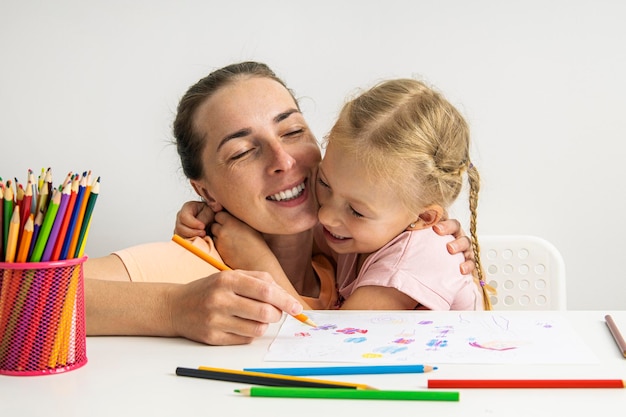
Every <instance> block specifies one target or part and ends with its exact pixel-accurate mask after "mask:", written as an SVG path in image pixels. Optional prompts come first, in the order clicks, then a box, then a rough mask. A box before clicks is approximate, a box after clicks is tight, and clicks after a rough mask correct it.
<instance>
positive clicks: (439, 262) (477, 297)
mask: <svg viewBox="0 0 626 417" xmlns="http://www.w3.org/2000/svg"><path fill="white" fill-rule="evenodd" d="M453 239H454V238H453V237H452V236H440V235H438V234H437V233H435V232H434V231H433V230H432V228H427V229H421V230H414V231H410V232H409V231H406V232H403V233H401V234H400V235H398V236H397V237H396V238H395V239H393V240H392V241H391V242H389V243H387V244H386V245H385V246H383V247H382V248H380V249H379V250H378V251H376V252H374V253H373V254H371V255H370V256H368V258H367V259H366V260H365V262H364V263H363V266H362V267H361V270H360V271H357V259H358V254H345V255H337V276H336V279H337V287H338V289H339V293H340V294H341V296H342V297H343V298H348V297H349V296H350V294H352V292H353V291H354V290H356V289H357V288H358V287H361V286H365V285H370V286H382V287H391V288H395V289H397V290H398V291H401V292H403V293H404V294H406V295H408V296H409V297H411V298H413V299H414V300H415V301H416V302H417V303H418V304H420V305H418V308H427V309H430V310H483V309H484V305H483V297H482V292H481V290H480V288H479V286H478V284H477V283H476V282H475V281H474V279H473V277H472V276H471V275H462V274H461V272H460V271H459V266H460V265H461V263H462V262H463V261H464V257H463V255H462V254H456V255H450V253H449V252H448V250H447V249H446V244H447V243H448V242H450V241H452V240H453Z"/></svg>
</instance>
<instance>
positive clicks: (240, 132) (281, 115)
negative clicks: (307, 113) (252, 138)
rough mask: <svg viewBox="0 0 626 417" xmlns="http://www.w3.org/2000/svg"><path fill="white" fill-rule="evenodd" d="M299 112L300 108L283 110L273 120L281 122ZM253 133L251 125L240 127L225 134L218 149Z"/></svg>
mask: <svg viewBox="0 0 626 417" xmlns="http://www.w3.org/2000/svg"><path fill="white" fill-rule="evenodd" d="M294 113H297V114H300V110H298V109H289V110H286V111H284V112H281V113H279V114H277V115H276V116H275V117H274V119H272V121H273V122H274V123H280V122H282V121H283V120H285V119H287V118H288V117H289V116H291V115H292V114H294ZM250 134H252V129H251V128H249V127H245V128H243V129H240V130H238V131H236V132H233V133H230V134H228V135H226V136H224V137H223V138H222V140H221V141H220V143H219V144H218V145H217V150H219V149H220V148H221V147H222V146H223V145H225V144H226V143H228V141H230V140H233V139H237V138H243V137H245V136H248V135H250Z"/></svg>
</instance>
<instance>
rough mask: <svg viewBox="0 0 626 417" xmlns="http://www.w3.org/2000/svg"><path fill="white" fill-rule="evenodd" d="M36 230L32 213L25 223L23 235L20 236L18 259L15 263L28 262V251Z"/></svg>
mask: <svg viewBox="0 0 626 417" xmlns="http://www.w3.org/2000/svg"><path fill="white" fill-rule="evenodd" d="M34 229H35V216H34V215H33V214H32V213H31V214H29V215H28V219H26V223H24V228H23V229H22V234H21V236H20V243H19V247H18V250H17V257H16V258H15V262H20V263H21V262H26V261H27V260H28V251H29V249H30V242H31V240H32V238H33V231H34Z"/></svg>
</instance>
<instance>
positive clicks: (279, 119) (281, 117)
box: [274, 109, 300, 123]
mask: <svg viewBox="0 0 626 417" xmlns="http://www.w3.org/2000/svg"><path fill="white" fill-rule="evenodd" d="M294 113H298V114H299V113H300V110H298V109H289V110H287V111H284V112H282V113H279V114H278V115H277V116H276V117H274V123H280V122H282V121H283V120H285V119H286V118H288V117H289V116H291V115H292V114H294Z"/></svg>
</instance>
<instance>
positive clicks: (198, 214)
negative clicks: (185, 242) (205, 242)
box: [174, 201, 215, 239]
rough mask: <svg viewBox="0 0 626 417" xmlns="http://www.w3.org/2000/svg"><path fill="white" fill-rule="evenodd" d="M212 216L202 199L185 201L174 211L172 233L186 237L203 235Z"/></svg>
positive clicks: (211, 220) (211, 211)
mask: <svg viewBox="0 0 626 417" xmlns="http://www.w3.org/2000/svg"><path fill="white" fill-rule="evenodd" d="M214 216H215V214H214V213H213V210H211V209H210V208H209V206H207V205H206V204H205V203H204V201H187V202H186V203H185V204H183V206H182V207H181V209H180V210H179V211H178V213H176V225H175V226H174V233H175V234H177V235H179V236H181V237H184V238H187V239H190V238H193V237H196V236H197V237H205V236H206V234H207V233H206V228H207V225H209V224H210V223H212V222H213V218H214Z"/></svg>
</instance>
